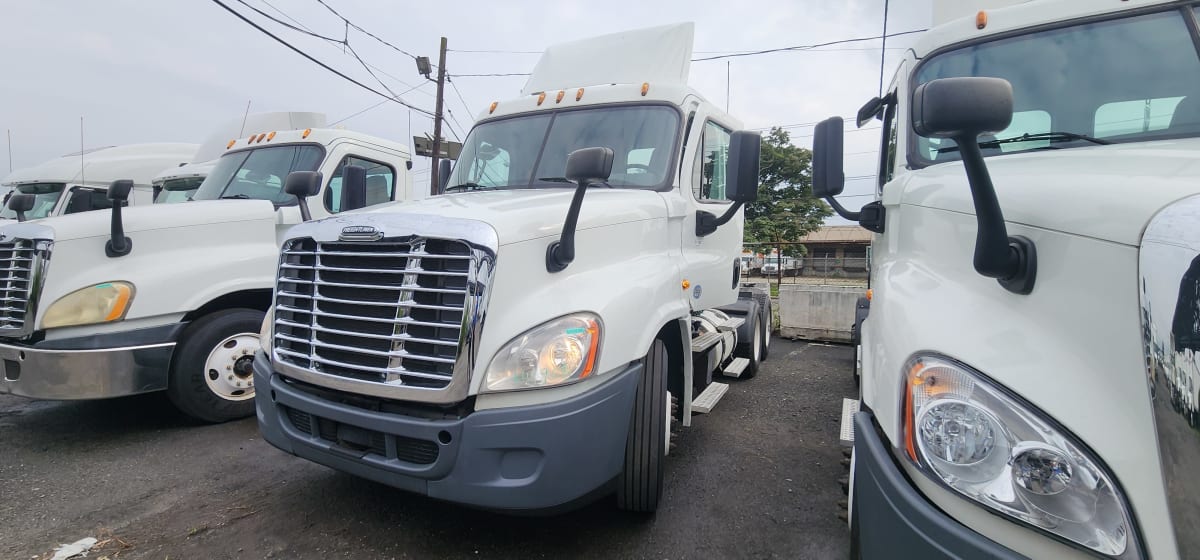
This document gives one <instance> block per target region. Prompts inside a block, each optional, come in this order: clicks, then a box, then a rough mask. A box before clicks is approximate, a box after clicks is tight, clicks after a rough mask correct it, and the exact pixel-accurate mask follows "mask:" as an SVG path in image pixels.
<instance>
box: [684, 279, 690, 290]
mask: <svg viewBox="0 0 1200 560" xmlns="http://www.w3.org/2000/svg"><path fill="white" fill-rule="evenodd" d="M682 286H683V289H685V290H686V289H688V288H691V287H692V283H691V282H688V281H687V280H684V281H683V284H682Z"/></svg>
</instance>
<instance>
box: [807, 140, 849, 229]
mask: <svg viewBox="0 0 1200 560" xmlns="http://www.w3.org/2000/svg"><path fill="white" fill-rule="evenodd" d="M843 126H844V125H843V123H842V117H830V118H828V119H825V120H823V121H821V122H819V123H817V127H816V129H814V130H813V150H812V154H813V161H812V192H813V196H815V197H817V198H831V197H834V196H837V195H839V194H842V189H844V188H846V176H845V173H844V171H843V168H842V157H843V145H844V137H843V135H844V134H845V133H844V132H843ZM847 219H849V218H847ZM855 219H857V218H855Z"/></svg>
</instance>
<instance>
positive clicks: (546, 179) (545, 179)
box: [537, 177, 612, 189]
mask: <svg viewBox="0 0 1200 560" xmlns="http://www.w3.org/2000/svg"><path fill="white" fill-rule="evenodd" d="M537 180H539V181H543V182H546V183H574V181H572V180H570V179H568V178H566V177H538V178H537ZM592 185H594V186H600V187H608V188H610V189H611V188H612V185H610V184H608V181H602V182H599V183H592Z"/></svg>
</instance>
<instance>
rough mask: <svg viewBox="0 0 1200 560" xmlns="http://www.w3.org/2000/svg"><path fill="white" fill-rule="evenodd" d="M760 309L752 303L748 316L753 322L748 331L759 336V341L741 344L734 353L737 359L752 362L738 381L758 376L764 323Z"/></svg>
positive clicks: (752, 339) (753, 340)
mask: <svg viewBox="0 0 1200 560" xmlns="http://www.w3.org/2000/svg"><path fill="white" fill-rule="evenodd" d="M759 309H760V308H759V307H758V304H756V303H752V304H751V305H750V314H749V315H746V321H748V322H751V324H750V328H749V329H747V330H748V331H750V332H751V333H753V334H756V335H758V337H759V338H758V339H757V340H756V339H754V338H751V339H750V340H747V341H745V342H741V343H739V344H738V345H737V348H735V349H734V351H733V355H734V356H735V357H738V358H746V359H747V360H750V364H749V365H747V366H746V369H744V370H742V374H741V375H739V376H738V379H753V378H754V376H756V375H758V364H759V362H761V361H762V347H763V341H762V333H763V321H762V313H761V312H760V311H759Z"/></svg>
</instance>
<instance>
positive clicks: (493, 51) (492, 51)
mask: <svg viewBox="0 0 1200 560" xmlns="http://www.w3.org/2000/svg"><path fill="white" fill-rule="evenodd" d="M884 48H885V49H887V50H891V51H902V50H904V49H905V48H907V47H884ZM446 50H447V51H450V52H459V53H470V54H543V53H544V52H545V51H510V50H503V49H446ZM877 50H879V49H878V48H875V47H868V48H845V49H812V52H836V51H877ZM741 52H747V51H692V53H693V54H737V53H741Z"/></svg>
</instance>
